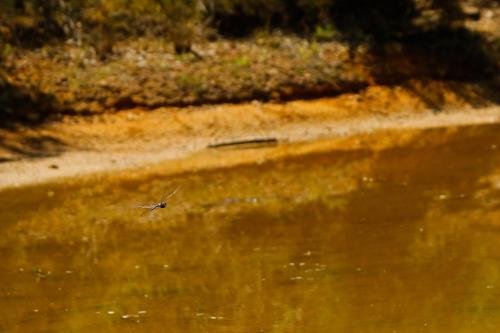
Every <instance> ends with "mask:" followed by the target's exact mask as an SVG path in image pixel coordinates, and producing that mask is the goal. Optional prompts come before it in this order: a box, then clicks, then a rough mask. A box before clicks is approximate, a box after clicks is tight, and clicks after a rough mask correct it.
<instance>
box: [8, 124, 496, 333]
mask: <svg viewBox="0 0 500 333" xmlns="http://www.w3.org/2000/svg"><path fill="white" fill-rule="evenodd" d="M401 136H404V132H401ZM378 140H379V141H380V142H384V140H388V138H387V137H384V136H381V137H380V138H378ZM402 142H404V144H397V145H396V146H393V147H392V148H386V149H382V150H374V149H370V148H369V147H368V148H363V149H362V148H358V149H354V150H344V151H342V150H338V149H332V150H331V151H326V152H325V151H324V149H323V152H322V153H311V154H308V155H305V156H298V157H291V158H284V159H279V160H276V161H267V162H265V163H261V164H256V165H246V166H239V167H233V168H227V169H219V170H212V171H200V172H192V173H181V174H177V175H172V174H171V173H163V174H162V172H161V170H160V171H158V170H157V171H155V172H151V173H150V174H149V175H146V176H144V177H136V178H130V177H127V176H126V173H123V174H118V175H115V176H109V177H102V178H99V179H93V180H82V181H73V182H67V183H64V184H49V185H44V186H39V187H32V188H24V189H13V190H9V191H4V192H2V193H0V205H1V207H2V210H1V211H0V221H1V222H0V228H1V231H0V263H1V265H2V268H1V274H0V314H1V319H0V331H1V332H167V331H168V332H498V330H499V329H500V297H499V296H500V247H499V246H498V244H499V240H500V238H499V236H500V126H498V125H488V126H479V127H463V128H459V129H454V130H449V129H434V130H426V131H421V132H420V133H419V134H418V135H413V136H412V140H410V141H402ZM386 145H387V144H386ZM387 146H390V145H387ZM265 149H268V150H271V151H272V150H273V149H283V147H271V148H265ZM249 153H251V152H249ZM219 154H220V156H221V157H220V158H223V153H219ZM228 154H231V152H228ZM178 186H180V190H179V192H178V193H177V194H176V195H175V196H174V197H172V200H171V201H170V202H169V206H168V207H167V208H166V209H159V210H157V211H155V213H154V214H148V213H146V214H144V215H142V213H143V211H141V210H139V209H137V208H134V206H135V205H138V204H145V203H152V202H155V201H158V200H159V199H160V198H161V196H162V195H163V194H164V193H166V192H169V191H171V190H172V189H174V188H176V187H178Z"/></svg>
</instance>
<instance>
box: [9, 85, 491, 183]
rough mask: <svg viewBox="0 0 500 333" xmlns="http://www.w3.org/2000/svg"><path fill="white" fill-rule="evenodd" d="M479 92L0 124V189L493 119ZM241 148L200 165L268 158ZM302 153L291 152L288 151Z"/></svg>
mask: <svg viewBox="0 0 500 333" xmlns="http://www.w3.org/2000/svg"><path fill="white" fill-rule="evenodd" d="M422 96H425V99H423V98H422ZM481 96H482V90H481V88H480V87H479V86H478V85H475V84H464V83H450V82H447V83H443V82H435V81H427V82H422V81H412V82H407V83H405V84H404V85H399V86H393V87H385V86H371V87H369V88H367V89H366V90H364V91H362V92H360V93H351V94H343V95H340V96H338V97H334V98H324V99H317V100H309V101H301V100H299V101H293V102H287V103H260V102H251V103H245V104H221V105H214V106H200V107H185V108H159V109H156V110H153V111H146V110H141V109H130V110H126V111H121V112H118V113H104V114H101V115H94V116H87V117H79V116H67V117H64V118H62V119H61V120H59V121H55V122H50V123H45V124H43V125H41V126H38V127H36V128H28V127H22V128H18V129H16V130H6V129H0V188H5V187H10V186H20V185H26V184H33V183H41V182H45V181H48V180H52V179H55V178H61V177H74V176H82V175H87V174H92V173H96V172H111V171H114V170H123V169H134V168H139V167H150V166H153V165H155V164H163V165H164V164H165V162H167V161H177V162H178V161H182V160H185V159H186V158H191V157H192V156H200V153H201V154H202V155H203V154H206V152H207V151H208V152H213V151H214V149H208V148H207V146H208V145H211V144H217V143H224V142H232V141H237V140H248V139H261V138H274V139H277V140H278V143H279V145H280V146H287V145H288V146H289V143H293V142H304V141H312V140H318V139H324V138H328V139H331V138H341V139H345V138H346V137H347V138H353V137H354V138H356V137H358V138H360V137H361V136H360V135H362V133H371V132H375V131H380V130H387V129H389V130H391V129H395V130H401V129H405V128H406V129H407V128H429V127H441V126H456V125H468V124H483V123H496V122H498V121H500V107H499V106H498V105H495V104H492V103H491V102H488V99H486V98H482V97H481ZM358 143H359V142H358ZM282 144H283V145H282ZM350 144H352V141H351V143H350ZM386 144H387V145H390V144H391V143H390V142H389V143H386ZM340 145H342V144H340ZM292 146H293V145H292ZM337 148H339V147H338V146H337ZM347 148H349V147H347V146H346V149H347ZM240 151H241V152H243V153H242V154H240V156H239V157H238V158H236V159H233V160H229V159H228V160H226V159H225V158H224V157H223V156H224V155H220V154H219V155H216V156H217V157H216V158H202V159H201V160H204V162H203V161H202V162H201V164H200V163H199V162H198V164H197V165H198V167H221V166H225V165H229V164H231V163H233V164H234V163H254V162H262V159H265V158H266V157H265V155H262V154H250V153H245V150H240ZM247 151H248V150H247ZM299 151H300V149H298V150H296V151H295V150H294V149H288V150H286V153H285V155H286V154H295V153H300V152H299ZM233 152H234V150H233ZM204 156H208V155H204ZM214 156H215V155H214ZM212 157H213V156H212ZM198 161H200V159H199V158H198Z"/></svg>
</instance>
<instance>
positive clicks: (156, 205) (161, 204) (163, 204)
mask: <svg viewBox="0 0 500 333" xmlns="http://www.w3.org/2000/svg"><path fill="white" fill-rule="evenodd" d="M178 190H179V187H178V188H176V189H175V190H174V191H173V192H172V193H170V194H169V195H168V196H167V197H166V198H165V199H163V197H162V199H161V200H160V202H158V203H154V204H151V205H139V206H136V207H137V208H144V209H148V210H149V211H150V212H152V211H154V210H155V209H158V208H165V207H167V201H168V199H170V198H171V197H172V196H173V195H174V194H175V193H177V191H178Z"/></svg>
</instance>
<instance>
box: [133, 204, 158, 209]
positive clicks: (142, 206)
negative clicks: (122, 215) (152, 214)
mask: <svg viewBox="0 0 500 333" xmlns="http://www.w3.org/2000/svg"><path fill="white" fill-rule="evenodd" d="M135 207H136V208H145V209H154V208H156V205H138V206H135Z"/></svg>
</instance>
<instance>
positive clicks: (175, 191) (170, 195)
mask: <svg viewBox="0 0 500 333" xmlns="http://www.w3.org/2000/svg"><path fill="white" fill-rule="evenodd" d="M179 189H180V187H177V188H176V189H175V190H174V191H173V192H172V193H170V194H169V195H168V196H167V197H166V198H165V200H164V201H167V200H168V199H169V198H170V197H172V196H173V195H174V194H175V193H177V191H179ZM162 201H163V200H162Z"/></svg>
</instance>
